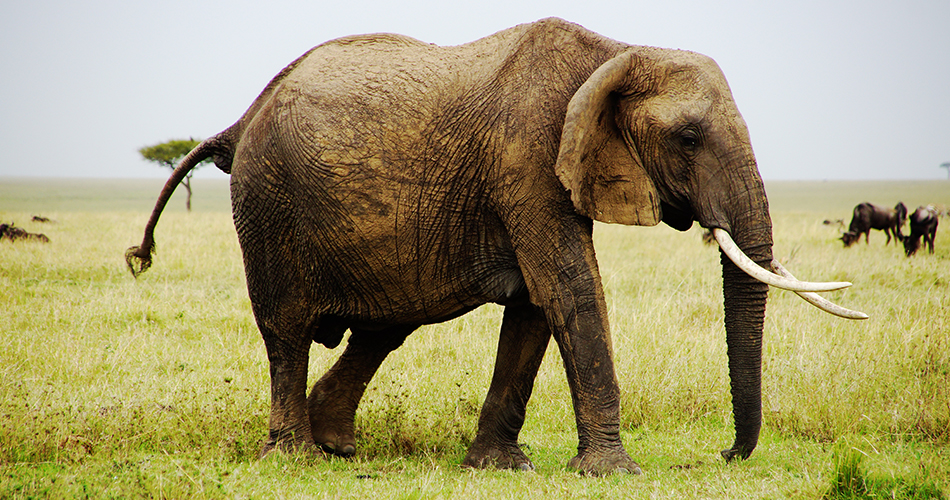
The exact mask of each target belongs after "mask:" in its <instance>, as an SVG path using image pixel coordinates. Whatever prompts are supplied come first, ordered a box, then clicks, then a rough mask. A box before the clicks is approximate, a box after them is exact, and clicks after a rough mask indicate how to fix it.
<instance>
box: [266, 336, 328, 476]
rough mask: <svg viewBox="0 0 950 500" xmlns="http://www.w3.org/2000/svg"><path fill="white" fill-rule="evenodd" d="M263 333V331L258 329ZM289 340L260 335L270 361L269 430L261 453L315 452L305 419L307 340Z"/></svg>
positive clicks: (308, 345)
mask: <svg viewBox="0 0 950 500" xmlns="http://www.w3.org/2000/svg"><path fill="white" fill-rule="evenodd" d="M262 330H263V328H262ZM299 337H300V338H295V339H292V340H290V341H288V340H287V339H282V338H278V337H277V336H275V335H271V334H269V333H268V332H265V333H264V344H265V346H266V347H267V357H268V360H269V361H270V377H271V412H270V425H269V427H270V431H269V433H268V437H267V442H266V443H265V444H264V447H263V449H262V450H261V453H260V456H261V457H264V456H265V455H267V454H268V453H270V452H271V451H273V450H275V449H277V450H283V451H298V450H300V451H315V450H317V448H316V446H315V445H314V442H313V435H312V434H311V432H310V420H309V419H308V418H307V362H308V354H309V348H310V338H309V337H307V336H305V335H299Z"/></svg>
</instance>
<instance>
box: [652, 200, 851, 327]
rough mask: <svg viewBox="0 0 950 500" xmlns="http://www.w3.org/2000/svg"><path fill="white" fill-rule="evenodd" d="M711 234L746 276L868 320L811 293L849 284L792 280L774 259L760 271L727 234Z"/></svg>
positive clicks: (834, 311)
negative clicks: (769, 266) (769, 267)
mask: <svg viewBox="0 0 950 500" xmlns="http://www.w3.org/2000/svg"><path fill="white" fill-rule="evenodd" d="M665 215H666V212H665V211H664V218H663V221H664V222H666V217H665ZM712 233H713V236H714V237H715V238H716V242H718V243H719V248H721V249H722V253H724V254H726V256H727V257H729V259H730V260H731V261H732V262H733V263H735V265H736V266H737V267H738V268H739V269H742V270H743V271H744V272H745V273H746V274H748V275H749V276H751V277H753V278H755V279H757V280H759V281H761V282H762V283H765V284H767V285H771V286H774V287H776V288H781V289H783V290H789V291H792V292H795V293H797V294H798V295H799V296H800V297H801V298H803V299H805V301H807V302H808V303H809V304H812V305H813V306H815V307H817V308H819V309H821V310H822V311H825V312H827V313H830V314H834V315H835V316H841V317H842V318H848V319H867V318H868V315H867V314H864V313H863V312H859V311H852V310H850V309H846V308H844V307H841V306H839V305H837V304H834V303H832V302H830V301H828V300H827V299H825V298H823V297H822V296H820V295H818V294H817V293H815V292H828V291H832V290H840V289H842V288H847V287H849V286H851V283H849V282H847V281H838V282H828V283H815V282H808V281H799V280H798V279H797V278H795V276H793V275H792V273H790V272H788V270H787V269H785V268H784V267H782V265H781V264H780V263H779V262H778V261H777V260H772V266H771V267H772V269H773V270H774V271H775V272H774V273H773V272H771V271H769V270H767V269H764V268H762V267H761V266H759V265H758V264H756V263H755V262H753V261H752V259H750V258H749V257H748V256H747V255H746V254H745V253H743V251H742V250H741V249H740V248H739V246H738V245H736V243H735V241H733V240H732V237H731V236H729V233H728V232H727V231H725V230H723V229H720V228H713V230H712Z"/></svg>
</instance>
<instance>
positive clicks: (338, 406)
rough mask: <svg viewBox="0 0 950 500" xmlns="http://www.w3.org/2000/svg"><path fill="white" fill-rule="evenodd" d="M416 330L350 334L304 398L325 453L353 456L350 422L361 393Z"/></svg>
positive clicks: (353, 332) (406, 328) (353, 438)
mask: <svg viewBox="0 0 950 500" xmlns="http://www.w3.org/2000/svg"><path fill="white" fill-rule="evenodd" d="M415 329H416V327H415V326H411V327H409V326H399V327H392V328H389V329H386V330H382V331H372V332H368V331H363V330H352V334H351V335H350V339H349V341H348V342H347V344H346V349H345V350H344V351H343V354H342V355H340V358H339V359H338V360H337V361H336V363H335V364H334V365H333V367H331V368H330V369H329V370H327V372H326V373H325V374H324V375H323V377H321V378H320V380H318V381H317V382H316V383H315V384H313V389H312V390H311V391H310V396H309V397H308V398H307V405H308V407H309V414H310V427H311V429H312V431H313V438H314V440H315V441H316V443H317V444H319V445H321V446H322V447H323V449H324V451H327V452H329V453H334V454H337V455H343V456H350V455H352V454H353V453H355V452H356V435H355V432H354V429H353V422H354V420H355V416H356V408H357V406H359V403H360V399H361V398H362V397H363V392H364V391H365V390H366V386H367V385H368V384H369V381H370V380H371V379H372V378H373V375H375V374H376V370H378V369H379V366H380V365H381V364H382V363H383V360H385V359H386V356H388V355H389V353H390V352H392V351H393V350H395V349H396V348H397V347H399V346H400V345H402V343H403V341H404V340H405V339H406V337H407V336H408V335H409V334H410V333H412V331H413V330H415Z"/></svg>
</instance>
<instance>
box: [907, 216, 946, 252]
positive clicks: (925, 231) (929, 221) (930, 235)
mask: <svg viewBox="0 0 950 500" xmlns="http://www.w3.org/2000/svg"><path fill="white" fill-rule="evenodd" d="M938 220H939V217H938V216H937V210H936V209H934V207H932V206H926V207H917V210H914V213H913V214H911V215H910V236H908V237H906V238H904V253H906V254H907V256H908V257H910V256H911V255H914V254H915V253H917V250H918V249H919V248H920V237H921V236H923V237H924V242H925V243H927V246H928V247H929V250H930V253H934V237H935V236H936V235H937V222H938Z"/></svg>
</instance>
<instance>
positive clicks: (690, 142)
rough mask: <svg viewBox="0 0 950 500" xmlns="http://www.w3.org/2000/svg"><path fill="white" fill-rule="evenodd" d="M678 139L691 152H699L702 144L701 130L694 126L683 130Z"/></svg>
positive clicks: (685, 149) (681, 145) (686, 150)
mask: <svg viewBox="0 0 950 500" xmlns="http://www.w3.org/2000/svg"><path fill="white" fill-rule="evenodd" d="M677 139H678V142H679V145H680V147H682V148H683V150H684V151H685V152H686V153H690V154H691V153H695V152H697V151H698V150H699V148H700V146H701V145H702V137H701V136H700V134H699V132H697V131H696V130H694V129H692V128H687V129H684V130H681V131H680V133H679V137H678V138H677Z"/></svg>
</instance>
